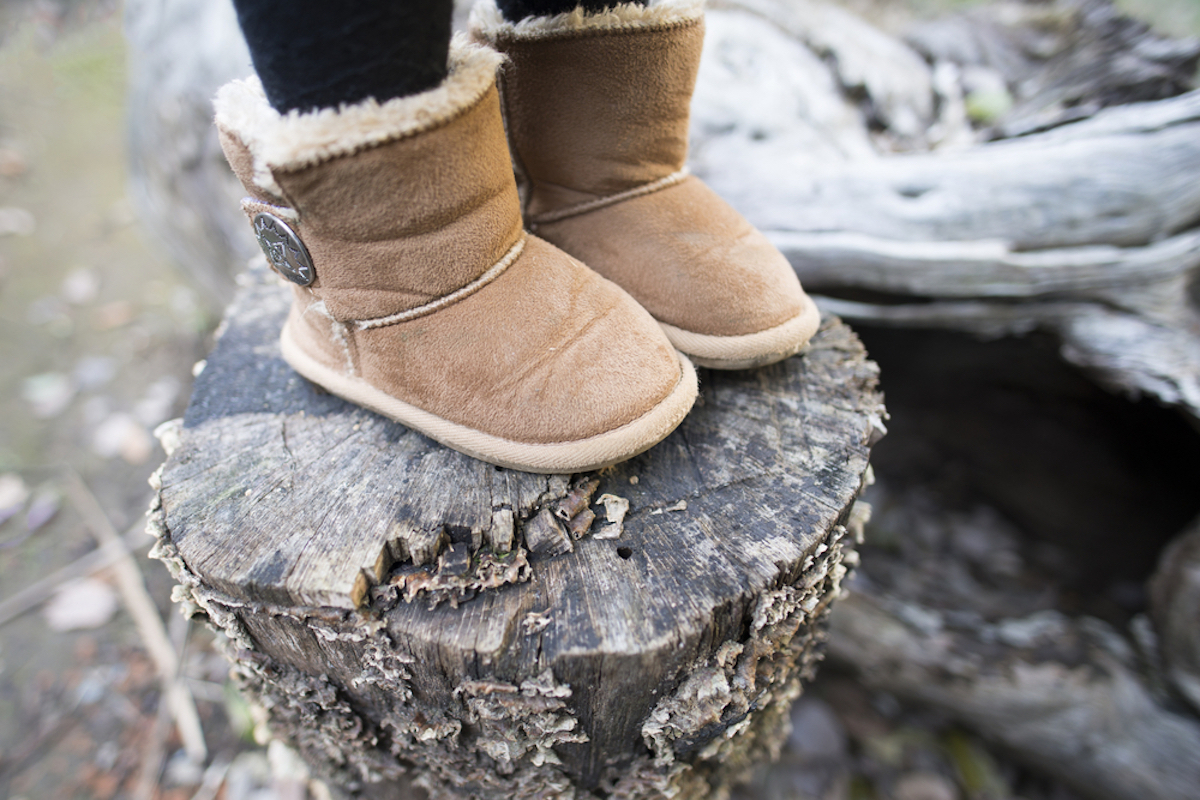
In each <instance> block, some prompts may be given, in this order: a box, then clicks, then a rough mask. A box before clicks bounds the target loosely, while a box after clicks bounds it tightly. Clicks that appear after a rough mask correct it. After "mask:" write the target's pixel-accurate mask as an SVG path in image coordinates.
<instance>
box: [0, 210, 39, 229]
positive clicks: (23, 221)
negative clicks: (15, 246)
mask: <svg viewBox="0 0 1200 800" xmlns="http://www.w3.org/2000/svg"><path fill="white" fill-rule="evenodd" d="M36 230H37V220H36V219H34V216H33V214H31V213H29V212H28V211H26V210H25V209H23V208H14V207H12V206H6V207H3V208H0V236H32V235H33V232H34V231H36Z"/></svg>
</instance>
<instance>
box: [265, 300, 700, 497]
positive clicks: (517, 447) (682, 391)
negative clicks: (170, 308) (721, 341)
mask: <svg viewBox="0 0 1200 800" xmlns="http://www.w3.org/2000/svg"><path fill="white" fill-rule="evenodd" d="M280 347H281V349H282V351H283V360H284V361H286V362H287V363H288V364H289V365H291V367H292V368H293V369H294V370H296V371H297V372H299V373H300V374H301V375H303V376H304V377H305V378H307V379H309V380H310V381H312V382H313V383H315V384H317V385H318V386H321V387H323V388H324V389H326V390H327V391H329V392H330V393H331V394H334V395H337V396H338V397H341V398H343V399H345V400H349V401H350V402H351V403H354V404H356V405H360V406H362V407H363V408H367V409H370V410H371V411H374V412H375V413H377V414H380V415H382V416H384V417H387V418H388V419H391V420H395V421H396V422H399V423H400V424H402V425H405V426H407V427H409V428H412V429H413V430H415V431H418V432H420V433H422V434H424V435H426V436H428V437H429V438H431V439H434V440H435V441H438V442H440V443H442V444H444V445H446V446H447V447H450V448H452V449H454V450H457V451H459V452H460V453H466V454H467V455H469V456H471V457H473V458H478V459H479V460H481V461H486V462H488V463H490V464H496V465H498V466H501V467H508V468H509V469H517V470H521V471H523V472H538V473H546V474H564V473H574V472H590V471H592V470H597V469H601V468H603V467H607V466H610V465H612V464H616V463H618V462H621V461H625V460H627V459H630V458H633V457H634V456H636V455H638V454H639V453H642V452H644V451H646V450H649V449H650V448H651V447H653V446H654V445H656V444H658V443H659V442H661V441H662V440H663V439H665V438H666V437H667V436H668V434H670V433H671V431H673V430H675V428H677V427H678V426H679V423H680V422H682V421H683V418H684V417H686V416H687V414H688V412H689V411H690V410H691V408H692V404H693V403H695V401H696V394H697V382H696V370H695V368H694V367H693V366H692V363H691V361H689V360H688V358H687V357H686V356H684V355H683V354H682V353H680V354H678V355H679V381H678V383H676V384H675V387H674V388H673V389H672V390H671V393H670V394H668V395H667V396H666V397H665V398H663V399H662V400H661V401H659V403H658V404H657V405H655V406H654V407H653V408H651V409H650V410H649V411H647V412H646V413H645V414H643V415H642V416H640V417H638V418H637V419H634V420H632V421H630V422H627V423H625V424H624V425H622V426H621V427H619V428H614V429H613V430H611V431H605V432H604V433H601V434H597V435H596V436H591V437H588V438H586V439H578V440H575V441H569V442H552V443H531V442H519V441H514V440H512V439H505V438H503V437H501V436H495V435H493V434H490V433H484V432H483V431H479V430H476V429H474V428H470V427H468V426H466V425H461V424H459V423H457V422H451V421H450V420H448V419H444V418H442V417H439V416H437V415H436V414H433V413H430V412H428V411H425V410H424V409H421V408H418V407H416V406H414V405H410V404H409V403H406V402H404V401H403V400H400V399H398V398H395V397H392V396H391V395H389V394H387V393H386V392H383V391H381V390H380V389H377V388H376V387H374V386H372V385H371V384H370V383H368V382H367V381H365V380H363V379H362V378H358V377H354V376H349V375H343V374H342V373H340V372H338V371H337V370H333V369H330V368H329V367H326V366H325V365H323V364H321V363H320V362H318V361H317V360H315V359H314V358H312V357H311V356H309V355H308V354H307V353H305V352H304V351H303V350H302V349H301V348H300V346H299V345H297V344H296V343H295V341H294V340H293V338H292V335H291V326H290V324H288V323H285V324H284V327H283V333H282V334H281V336H280Z"/></svg>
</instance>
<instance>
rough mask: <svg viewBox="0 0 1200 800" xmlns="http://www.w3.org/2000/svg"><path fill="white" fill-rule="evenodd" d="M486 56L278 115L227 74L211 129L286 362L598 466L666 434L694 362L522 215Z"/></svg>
mask: <svg viewBox="0 0 1200 800" xmlns="http://www.w3.org/2000/svg"><path fill="white" fill-rule="evenodd" d="M499 62H500V56H499V55H497V54H496V53H495V52H493V51H491V50H489V49H487V48H482V47H478V46H475V45H469V44H466V43H465V42H456V43H455V44H454V45H453V46H452V50H451V59H450V75H449V77H448V78H447V79H446V80H445V82H443V83H442V84H441V85H440V86H438V87H437V88H435V89H432V90H430V91H427V92H424V93H422V94H418V95H414V96H411V97H403V98H398V99H395V100H390V101H388V102H386V103H384V104H382V105H381V104H378V103H376V102H375V101H374V100H367V101H365V102H362V103H358V104H355V105H350V106H342V107H340V108H339V109H336V110H334V109H323V110H320V111H316V112H312V113H306V114H298V113H295V112H293V113H290V114H288V115H287V116H281V115H280V114H278V113H277V112H276V111H275V110H274V109H273V108H271V106H270V105H269V104H268V102H267V100H266V98H265V96H264V95H263V93H262V89H261V86H259V85H258V83H257V80H256V79H251V80H248V81H235V82H233V83H231V84H228V85H226V86H225V87H224V88H222V89H221V91H220V92H219V93H218V95H217V100H216V109H217V126H218V129H219V131H220V136H221V144H222V147H223V148H224V150H225V154H226V157H227V158H228V160H229V163H230V165H231V166H232V167H233V170H234V171H235V172H236V173H237V175H238V177H239V178H240V179H241V181H242V183H243V185H244V186H245V188H246V191H247V192H248V193H249V195H250V196H249V197H248V198H246V199H245V200H244V201H243V208H244V210H245V211H246V213H247V215H248V216H249V217H250V219H251V221H252V223H253V225H254V228H255V231H256V233H257V234H258V236H259V242H260V244H262V246H263V250H264V252H265V253H266V255H267V257H268V260H269V261H270V262H271V264H272V266H273V267H274V268H275V269H276V270H277V271H278V272H280V274H282V275H283V276H284V277H285V278H287V279H288V280H290V281H291V282H292V283H293V284H294V285H293V292H294V302H293V304H292V308H291V313H290V315H289V317H288V320H287V323H286V325H285V327H284V329H283V333H282V338H281V345H282V350H283V357H284V358H285V359H286V360H287V362H288V363H289V364H291V366H292V367H294V368H295V369H296V371H297V372H299V373H300V374H302V375H304V376H305V377H306V378H308V379H310V380H312V381H313V382H315V383H317V384H320V385H321V386H323V387H325V388H326V389H327V390H329V391H330V392H332V393H333V394H336V395H338V396H340V397H343V398H345V399H347V400H350V401H351V402H354V403H357V404H359V405H361V406H364V407H366V408H369V409H371V410H373V411H376V412H378V413H380V414H382V415H384V416H386V417H390V418H391V419H394V420H397V421H399V422H401V423H403V424H405V425H407V426H409V427H411V428H414V429H416V430H418V431H420V432H422V433H424V434H426V435H427V436H430V437H431V438H433V439H436V440H437V441H439V442H442V443H443V444H445V445H447V446H449V447H453V448H455V449H456V450H460V451H462V452H464V453H467V454H469V455H472V456H475V457H477V458H480V459H483V460H484V461H489V462H491V463H493V464H499V465H502V466H506V467H512V468H515V469H521V470H527V471H531V472H562V473H565V472H579V471H584V470H591V469H597V468H599V467H602V466H606V465H608V464H612V463H615V462H617V461H621V460H623V459H627V458H630V457H631V456H633V455H636V454H637V453H639V452H641V451H643V450H645V449H647V448H648V447H650V446H651V445H653V444H654V443H656V442H658V441H659V440H661V439H662V438H663V437H665V436H666V435H667V434H668V433H670V432H671V430H673V429H674V428H675V427H676V426H677V425H678V424H679V422H680V421H681V420H682V419H683V417H684V416H685V415H686V414H687V412H688V410H689V409H690V408H691V406H692V403H693V401H694V399H695V397H696V377H695V372H694V370H693V368H692V366H691V364H689V363H688V361H687V359H686V358H681V357H680V356H679V355H678V354H677V353H676V352H675V350H674V348H673V347H672V346H671V343H670V342H669V341H668V340H667V338H666V337H665V336H664V335H663V334H662V331H661V330H660V329H659V328H658V326H657V325H656V324H655V322H654V320H653V319H652V318H651V317H650V316H649V315H648V314H647V313H646V312H645V311H644V310H643V309H642V308H640V307H639V306H638V305H637V303H636V302H634V301H633V300H632V299H631V298H630V297H629V296H628V295H627V294H626V293H625V292H623V291H622V290H621V289H620V288H618V287H617V286H615V285H613V284H612V283H610V282H608V281H606V280H604V279H603V278H601V277H600V276H598V275H596V274H595V273H594V272H592V271H591V270H589V269H587V268H586V267H584V266H583V265H582V264H580V263H579V262H578V261H576V260H575V259H573V258H571V257H569V256H567V255H566V254H564V253H563V252H561V251H560V250H558V249H556V248H555V247H553V246H552V245H549V244H547V243H546V242H544V241H542V240H541V239H539V238H538V237H536V236H532V235H529V234H527V233H526V232H525V231H524V230H523V228H522V224H521V215H520V205H519V200H518V197H517V191H516V184H515V182H514V180H513V174H512V168H511V162H510V159H509V154H508V148H507V145H506V142H505V138H504V130H503V125H502V121H501V117H500V101H499V96H498V94H497V91H496V85H495V72H496V68H497V66H498V64H499Z"/></svg>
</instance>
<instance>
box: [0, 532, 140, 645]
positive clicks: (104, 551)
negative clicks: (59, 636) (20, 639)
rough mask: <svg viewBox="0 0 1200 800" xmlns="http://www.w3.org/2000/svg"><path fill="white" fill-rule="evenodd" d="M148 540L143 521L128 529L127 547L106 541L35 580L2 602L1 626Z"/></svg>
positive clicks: (0, 610) (126, 535) (124, 543)
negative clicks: (70, 583)
mask: <svg viewBox="0 0 1200 800" xmlns="http://www.w3.org/2000/svg"><path fill="white" fill-rule="evenodd" d="M144 539H145V533H144V531H143V526H142V524H141V523H140V522H139V523H138V524H136V525H134V526H133V527H132V528H130V529H129V530H128V531H126V532H125V536H124V538H123V539H122V543H123V545H124V547H116V546H112V545H108V544H102V545H100V546H99V547H98V548H96V549H95V550H93V551H91V552H90V553H88V554H86V555H83V556H80V557H79V558H77V559H75V560H74V561H72V562H71V563H70V564H68V565H67V566H65V567H63V568H61V569H58V570H55V571H54V572H52V573H50V574H49V575H47V576H46V577H44V578H42V579H40V580H37V581H34V582H33V583H31V584H30V585H29V586H26V587H25V588H24V589H22V590H20V591H19V592H17V593H16V594H14V595H13V596H12V597H8V598H5V599H4V600H3V601H0V626H2V625H5V624H7V623H9V622H12V621H13V620H14V619H16V618H18V617H20V616H21V615H22V614H24V613H25V612H27V611H31V610H32V609H35V608H37V607H38V606H39V605H41V604H42V603H44V602H46V600H47V599H49V598H50V596H51V595H53V594H54V591H55V590H56V589H57V588H58V587H59V586H61V585H62V584H64V583H66V582H67V581H70V580H75V579H77V578H79V577H81V576H85V575H91V574H93V573H95V572H99V571H100V570H102V569H104V568H105V567H107V566H109V565H111V564H112V563H113V562H115V561H116V560H117V559H118V558H120V557H121V555H122V554H123V553H125V552H128V549H129V548H132V547H135V546H136V545H137V544H138V543H139V542H140V541H142V540H144Z"/></svg>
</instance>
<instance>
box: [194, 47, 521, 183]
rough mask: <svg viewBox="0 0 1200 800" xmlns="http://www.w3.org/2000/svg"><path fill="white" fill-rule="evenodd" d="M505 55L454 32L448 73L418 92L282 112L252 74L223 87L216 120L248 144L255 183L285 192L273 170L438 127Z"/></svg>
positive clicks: (467, 103)
mask: <svg viewBox="0 0 1200 800" xmlns="http://www.w3.org/2000/svg"><path fill="white" fill-rule="evenodd" d="M503 60H504V56H502V55H500V54H499V53H497V52H496V51H494V50H492V49H490V48H488V47H483V46H480V45H477V44H472V43H470V42H469V41H467V39H466V37H465V36H462V35H458V36H455V37H454V40H453V41H452V42H451V44H450V62H449V67H450V73H449V75H448V76H447V78H446V79H445V80H444V81H442V83H441V84H440V85H438V86H436V87H434V88H433V89H430V90H428V91H425V92H421V93H420V94H415V95H411V96H409V97H396V98H393V99H391V100H388V101H387V102H385V103H379V102H377V101H376V100H375V99H374V98H367V99H366V100H363V101H362V102H359V103H355V104H353V105H343V106H340V107H338V108H336V109H334V108H322V109H318V110H316V111H310V112H306V113H300V112H298V111H291V112H288V113H287V114H286V115H283V114H280V113H279V112H278V111H276V110H275V109H274V108H272V107H271V104H270V103H268V102H267V97H266V94H264V92H263V88H262V84H261V83H260V82H259V80H258V78H257V77H250V78H246V79H245V80H237V81H233V82H231V83H227V84H225V85H224V86H222V87H221V89H220V91H218V92H217V96H216V99H215V100H214V101H213V106H214V107H215V109H216V112H217V116H216V122H217V125H218V126H219V127H221V128H223V129H224V130H226V131H229V132H230V133H232V134H233V135H235V136H237V137H238V138H239V139H241V140H242V142H243V143H244V144H245V145H246V147H248V148H249V149H250V153H251V155H252V156H253V157H254V182H255V183H256V184H257V185H258V186H259V187H261V188H262V189H264V190H266V191H267V192H270V193H271V194H272V195H275V196H277V197H278V196H282V191H281V190H280V188H279V186H278V184H277V183H276V182H275V178H274V176H273V175H272V172H271V171H272V170H276V169H278V170H285V171H291V170H297V169H303V168H304V167H309V166H312V165H314V164H320V163H321V162H323V161H328V160H330V159H332V158H337V157H338V156H344V155H350V154H352V153H356V152H358V151H359V150H364V149H366V148H368V147H374V146H377V145H380V144H383V143H385V142H390V141H394V140H396V139H401V138H404V137H406V136H413V135H416V134H418V133H421V132H423V131H427V130H431V129H432V128H436V127H437V126H439V125H441V124H443V123H445V122H447V121H449V120H450V119H453V118H454V117H455V116H457V115H458V114H459V113H461V112H462V111H463V110H465V109H467V108H469V107H471V106H472V105H474V103H475V102H476V101H478V100H479V98H481V97H483V95H484V94H485V93H486V92H487V91H488V89H490V88H491V87H492V85H493V84H494V83H495V80H496V70H497V69H498V68H499V66H500V64H501V62H503Z"/></svg>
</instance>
